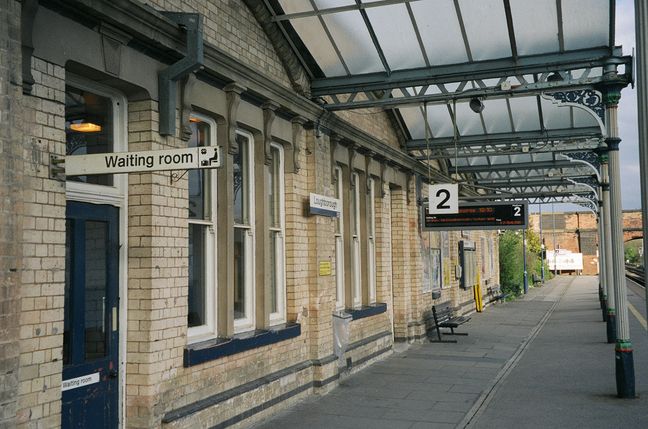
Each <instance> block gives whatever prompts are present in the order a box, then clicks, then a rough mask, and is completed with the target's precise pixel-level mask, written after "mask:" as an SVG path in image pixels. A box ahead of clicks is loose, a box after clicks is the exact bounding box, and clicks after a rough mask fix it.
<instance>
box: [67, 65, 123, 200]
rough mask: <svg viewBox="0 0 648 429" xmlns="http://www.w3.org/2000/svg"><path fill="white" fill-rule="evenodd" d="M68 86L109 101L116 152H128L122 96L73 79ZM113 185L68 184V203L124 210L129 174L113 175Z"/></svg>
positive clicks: (114, 149)
mask: <svg viewBox="0 0 648 429" xmlns="http://www.w3.org/2000/svg"><path fill="white" fill-rule="evenodd" d="M65 84H66V86H72V87H74V88H78V89H82V90H84V91H89V92H93V93H95V94H97V95H100V96H102V97H106V98H110V100H111V101H112V108H113V152H128V134H127V133H128V131H127V130H128V120H127V118H128V116H127V114H126V108H127V101H126V98H125V97H124V96H123V95H122V94H121V93H119V92H117V91H115V90H113V89H112V88H110V87H105V86H103V85H100V84H97V83H94V82H91V81H87V80H85V79H82V78H79V77H76V76H74V75H71V76H68V77H67V80H66V82H65ZM112 176H113V184H112V185H111V186H107V185H96V184H94V183H83V182H74V181H70V180H68V181H66V182H65V194H66V198H67V199H68V200H74V201H80V202H85V203H94V204H110V205H113V206H117V207H121V206H123V205H124V195H126V189H127V187H128V174H113V175H112Z"/></svg>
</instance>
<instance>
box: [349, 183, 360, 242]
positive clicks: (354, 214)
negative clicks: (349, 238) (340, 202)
mask: <svg viewBox="0 0 648 429" xmlns="http://www.w3.org/2000/svg"><path fill="white" fill-rule="evenodd" d="M353 183H354V185H355V186H354V187H353V188H351V201H350V207H349V208H350V209H351V224H350V225H349V226H350V227H351V235H357V234H358V228H357V226H358V225H357V222H358V200H357V196H358V193H357V191H358V186H360V183H358V175H357V174H355V173H354V174H353Z"/></svg>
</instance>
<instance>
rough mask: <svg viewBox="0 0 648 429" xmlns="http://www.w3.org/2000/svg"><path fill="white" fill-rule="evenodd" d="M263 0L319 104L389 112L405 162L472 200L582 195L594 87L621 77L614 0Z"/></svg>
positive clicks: (628, 75)
mask: <svg viewBox="0 0 648 429" xmlns="http://www.w3.org/2000/svg"><path fill="white" fill-rule="evenodd" d="M264 2H265V4H266V7H267V8H268V10H269V12H270V15H271V20H272V21H273V22H274V23H275V24H276V26H277V27H278V28H279V30H280V31H281V33H282V34H283V37H285V39H286V40H287V42H288V43H289V44H290V46H291V47H292V49H293V51H294V54H295V55H296V57H297V58H298V59H299V61H300V62H301V64H302V66H303V67H304V69H305V70H306V73H307V74H308V75H309V77H310V79H311V91H312V94H311V95H312V97H313V98H314V99H315V100H316V101H318V102H319V103H320V104H322V105H323V106H324V108H326V109H327V110H330V111H337V110H347V109H363V110H362V113H363V114H372V113H375V112H376V111H379V110H380V111H382V110H383V109H384V110H386V111H388V112H389V114H390V115H393V117H394V119H395V121H396V123H397V124H398V125H399V127H400V129H401V131H402V135H403V136H404V140H405V141H404V143H403V145H404V148H405V149H406V150H407V151H408V152H409V153H410V154H411V155H412V156H413V157H415V158H417V159H418V160H419V161H421V162H423V163H435V164H436V165H440V166H441V169H442V170H444V172H445V173H446V174H447V175H449V176H450V177H451V178H452V179H453V180H455V181H457V182H459V183H460V184H462V185H463V188H464V189H466V190H468V189H472V190H478V192H479V193H480V194H482V196H481V197H479V198H488V199H502V198H516V197H517V198H520V197H522V198H527V199H529V200H531V201H532V202H534V201H535V202H553V201H581V200H582V199H583V198H584V197H583V196H582V194H586V196H585V198H587V197H588V196H589V194H590V193H591V189H590V188H589V187H588V186H586V185H582V184H581V183H582V182H585V183H586V184H587V185H590V186H591V185H592V181H595V180H596V173H595V171H594V170H593V169H592V168H591V167H590V166H589V165H588V164H587V162H589V161H592V160H594V164H595V165H594V167H595V168H596V167H597V165H596V157H592V156H591V154H592V151H593V150H595V149H596V148H597V147H599V146H600V145H601V144H602V137H604V132H605V127H604V108H603V104H602V96H601V93H600V92H598V91H597V88H598V87H599V86H600V84H601V83H602V82H603V81H604V76H606V71H607V72H609V71H610V70H611V71H612V72H614V70H615V69H618V75H619V76H620V77H621V79H622V80H624V81H625V82H626V83H629V82H631V81H632V58H631V57H630V56H624V55H622V52H621V48H620V47H616V46H615V44H614V33H615V31H614V21H615V19H614V15H615V1H614V0H373V1H372V0H264ZM585 108H587V109H588V110H587V111H586V110H585ZM574 153H576V154H574ZM587 154H589V155H587ZM575 159H578V161H575ZM583 161H585V162H583ZM593 185H594V187H595V186H596V183H593ZM470 193H471V194H473V195H474V192H470Z"/></svg>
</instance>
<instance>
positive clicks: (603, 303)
mask: <svg viewBox="0 0 648 429" xmlns="http://www.w3.org/2000/svg"><path fill="white" fill-rule="evenodd" d="M601 315H602V316H603V321H604V322H607V320H608V312H607V297H606V296H604V297H603V298H601Z"/></svg>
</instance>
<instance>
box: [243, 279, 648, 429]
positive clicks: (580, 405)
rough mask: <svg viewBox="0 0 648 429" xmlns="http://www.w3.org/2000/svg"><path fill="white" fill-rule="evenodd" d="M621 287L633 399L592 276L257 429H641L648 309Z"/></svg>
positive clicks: (517, 304)
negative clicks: (620, 383) (619, 381)
mask: <svg viewBox="0 0 648 429" xmlns="http://www.w3.org/2000/svg"><path fill="white" fill-rule="evenodd" d="M628 283H629V285H628V286H629V288H628V297H629V302H630V305H631V307H630V311H629V313H630V328H631V339H632V342H633V344H634V363H635V373H636V393H637V396H638V397H637V398H635V399H619V398H617V397H616V387H615V379H614V359H613V356H614V345H613V344H607V343H606V334H605V324H604V323H603V322H602V321H601V310H600V307H599V301H598V295H597V294H598V291H597V287H598V278H597V277H589V276H582V277H566V276H563V277H557V278H555V279H553V280H551V281H549V282H547V283H546V284H545V285H544V286H542V287H539V288H533V289H531V290H530V291H529V294H528V295H526V296H524V297H522V298H519V299H517V300H514V301H511V302H506V303H503V304H496V305H493V306H490V307H488V308H486V309H485V311H484V312H483V313H478V314H473V315H472V319H471V320H470V322H468V323H466V324H464V325H462V329H460V331H461V332H467V333H468V334H469V335H468V336H466V337H455V338H456V339H457V340H458V342H457V343H455V344H452V343H425V344H414V345H411V346H409V347H408V348H407V349H406V350H402V351H397V352H394V353H393V354H392V355H391V356H389V357H388V358H386V359H384V360H383V361H381V362H379V363H376V364H374V365H372V366H370V367H369V368H367V369H365V370H363V371H360V372H358V373H356V374H353V375H351V376H348V377H345V378H343V379H342V381H340V384H339V386H338V387H337V388H335V389H334V390H332V391H331V392H330V393H328V394H326V395H323V396H314V397H310V398H308V399H306V400H304V401H303V402H301V403H299V404H297V405H295V406H294V407H292V408H290V409H288V410H286V411H284V412H282V413H280V414H278V415H277V416H276V417H274V418H273V419H271V420H266V421H265V422H263V423H262V424H259V425H257V426H255V428H256V429H270V428H291V427H306V428H308V429H317V428H372V429H379V428H390V429H391V428H394V429H397V428H402V429H419V428H455V427H456V428H560V427H562V428H567V427H569V428H646V427H648V336H647V333H646V314H645V310H644V307H645V305H644V302H643V300H644V297H643V289H641V288H640V287H638V286H637V285H635V284H630V283H631V282H630V281H628Z"/></svg>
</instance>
